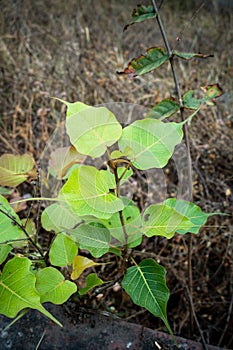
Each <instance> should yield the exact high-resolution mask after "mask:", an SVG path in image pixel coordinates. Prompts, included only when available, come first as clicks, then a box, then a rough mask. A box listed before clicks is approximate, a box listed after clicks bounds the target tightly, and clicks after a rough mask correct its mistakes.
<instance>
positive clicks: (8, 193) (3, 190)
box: [0, 186, 14, 196]
mask: <svg viewBox="0 0 233 350" xmlns="http://www.w3.org/2000/svg"><path fill="white" fill-rule="evenodd" d="M13 192H14V188H6V187H2V186H0V194H2V195H3V196H11V195H12V194H13Z"/></svg>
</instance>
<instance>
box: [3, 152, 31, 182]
mask: <svg viewBox="0 0 233 350" xmlns="http://www.w3.org/2000/svg"><path fill="white" fill-rule="evenodd" d="M33 168H34V160H33V158H32V156H30V155H29V154H23V155H22V156H18V155H16V156H15V155H14V154H3V155H2V156H1V157H0V185H2V186H10V187H16V186H18V185H19V184H21V183H22V182H24V181H26V180H27V179H28V177H29V176H30V177H33V178H34V177H36V172H35V171H32V170H33Z"/></svg>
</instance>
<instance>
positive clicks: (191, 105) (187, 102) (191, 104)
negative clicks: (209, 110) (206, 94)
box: [183, 90, 202, 109]
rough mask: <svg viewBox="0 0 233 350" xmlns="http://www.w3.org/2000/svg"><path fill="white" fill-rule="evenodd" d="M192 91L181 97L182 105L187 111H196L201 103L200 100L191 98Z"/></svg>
mask: <svg viewBox="0 0 233 350" xmlns="http://www.w3.org/2000/svg"><path fill="white" fill-rule="evenodd" d="M193 93H194V91H193V90H190V91H188V92H186V93H185V94H184V96H183V105H184V107H185V108H188V109H198V108H199V107H200V105H201V103H202V99H198V98H195V97H193Z"/></svg>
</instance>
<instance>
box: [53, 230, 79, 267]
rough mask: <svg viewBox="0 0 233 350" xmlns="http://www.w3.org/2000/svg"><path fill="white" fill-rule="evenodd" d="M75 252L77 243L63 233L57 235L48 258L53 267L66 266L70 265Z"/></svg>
mask: <svg viewBox="0 0 233 350" xmlns="http://www.w3.org/2000/svg"><path fill="white" fill-rule="evenodd" d="M77 252H78V246H77V243H76V242H74V241H73V240H72V239H71V238H70V237H68V236H67V235H65V234H64V233H59V234H58V235H57V236H56V237H55V239H54V241H53V243H52V245H51V248H50V250H49V258H50V261H51V264H52V265H54V266H68V265H71V264H72V261H73V259H74V257H75V255H76V254H77Z"/></svg>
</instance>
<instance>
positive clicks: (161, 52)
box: [117, 47, 169, 76]
mask: <svg viewBox="0 0 233 350" xmlns="http://www.w3.org/2000/svg"><path fill="white" fill-rule="evenodd" d="M168 60H169V56H168V54H167V52H166V50H165V49H164V48H162V47H151V48H150V49H148V50H147V51H146V54H145V55H141V56H139V57H137V58H133V59H132V60H131V61H130V62H129V64H128V66H127V68H125V69H124V70H123V71H122V72H117V73H118V74H133V76H137V75H142V74H145V73H148V72H151V71H152V70H155V69H157V68H158V67H160V66H161V65H162V64H164V63H165V62H166V61H168Z"/></svg>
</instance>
